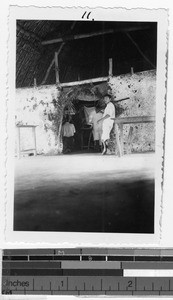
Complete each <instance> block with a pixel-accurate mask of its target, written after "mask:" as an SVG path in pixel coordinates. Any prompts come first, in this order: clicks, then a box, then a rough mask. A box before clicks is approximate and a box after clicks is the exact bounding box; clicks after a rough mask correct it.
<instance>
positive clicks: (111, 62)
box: [109, 58, 113, 77]
mask: <svg viewBox="0 0 173 300" xmlns="http://www.w3.org/2000/svg"><path fill="white" fill-rule="evenodd" d="M109 76H110V77H112V76H113V59H112V58H109Z"/></svg>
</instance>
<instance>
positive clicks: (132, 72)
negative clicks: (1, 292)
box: [131, 67, 134, 75]
mask: <svg viewBox="0 0 173 300" xmlns="http://www.w3.org/2000/svg"><path fill="white" fill-rule="evenodd" d="M131 74H132V75H133V74H134V69H133V67H131Z"/></svg>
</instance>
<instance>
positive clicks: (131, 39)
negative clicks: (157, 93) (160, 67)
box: [126, 32, 156, 69]
mask: <svg viewBox="0 0 173 300" xmlns="http://www.w3.org/2000/svg"><path fill="white" fill-rule="evenodd" d="M126 35H127V36H128V38H129V40H130V41H131V42H132V43H133V45H134V46H135V47H136V49H137V50H138V52H139V53H140V54H141V55H142V57H143V58H144V59H145V60H146V61H147V62H148V63H149V64H150V65H151V66H152V67H153V68H154V69H155V68H156V66H155V65H154V64H153V63H152V62H151V61H150V59H148V57H147V56H146V55H145V54H144V52H143V51H142V50H141V48H140V47H139V46H138V44H137V43H136V42H135V41H134V39H133V38H132V37H131V35H130V34H129V33H128V32H126Z"/></svg>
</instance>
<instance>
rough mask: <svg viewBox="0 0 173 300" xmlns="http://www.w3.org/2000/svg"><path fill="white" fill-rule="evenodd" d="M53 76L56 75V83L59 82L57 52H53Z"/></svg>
mask: <svg viewBox="0 0 173 300" xmlns="http://www.w3.org/2000/svg"><path fill="white" fill-rule="evenodd" d="M55 77H56V84H59V70H58V52H55Z"/></svg>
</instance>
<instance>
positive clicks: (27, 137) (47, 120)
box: [15, 85, 59, 154]
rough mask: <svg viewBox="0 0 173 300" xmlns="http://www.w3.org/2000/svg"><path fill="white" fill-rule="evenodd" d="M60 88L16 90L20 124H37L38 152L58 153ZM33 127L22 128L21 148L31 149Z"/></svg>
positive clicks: (17, 114)
mask: <svg viewBox="0 0 173 300" xmlns="http://www.w3.org/2000/svg"><path fill="white" fill-rule="evenodd" d="M58 94H59V92H58V90H57V88H56V86H55V85H52V86H43V87H38V88H37V87H35V88H22V89H17V90H16V114H15V120H16V124H18V125H37V127H36V141H37V152H38V154H42V153H44V154H57V153H58V152H59V146H58V141H57V127H56V122H55V121H56V114H57V111H56V106H55V101H56V100H57V98H58ZM32 147H33V137H32V131H31V129H26V128H25V129H21V148H22V149H25V150H26V149H31V148H32Z"/></svg>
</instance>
